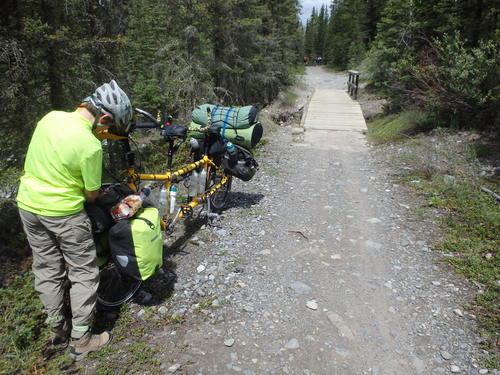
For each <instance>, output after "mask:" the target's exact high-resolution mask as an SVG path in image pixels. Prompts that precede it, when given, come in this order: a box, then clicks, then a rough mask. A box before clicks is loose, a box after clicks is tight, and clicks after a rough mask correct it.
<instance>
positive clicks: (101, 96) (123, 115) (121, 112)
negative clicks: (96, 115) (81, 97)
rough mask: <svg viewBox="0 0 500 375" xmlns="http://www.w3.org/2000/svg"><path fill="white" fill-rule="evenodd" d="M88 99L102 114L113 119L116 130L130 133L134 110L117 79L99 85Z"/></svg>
mask: <svg viewBox="0 0 500 375" xmlns="http://www.w3.org/2000/svg"><path fill="white" fill-rule="evenodd" d="M86 101H90V102H91V103H92V104H93V105H94V106H95V107H96V108H97V109H99V111H100V112H101V113H102V114H105V115H108V116H110V117H111V118H112V119H113V124H114V128H115V129H114V130H115V131H116V132H118V133H121V134H127V133H128V131H129V129H130V125H131V123H132V116H133V114H134V112H133V109H132V104H131V103H130V100H129V98H128V96H127V94H125V92H124V91H123V90H122V89H121V88H120V86H118V84H117V83H116V81H115V80H112V81H111V82H109V83H105V84H103V85H102V86H100V87H98V88H97V89H96V91H95V93H93V94H92V95H90V96H89V97H87V98H86Z"/></svg>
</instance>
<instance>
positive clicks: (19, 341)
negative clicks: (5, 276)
mask: <svg viewBox="0 0 500 375" xmlns="http://www.w3.org/2000/svg"><path fill="white" fill-rule="evenodd" d="M33 285H34V277H33V274H32V273H31V272H26V273H25V274H23V275H21V276H18V277H16V278H15V279H14V281H13V282H12V283H11V284H10V285H9V286H8V287H5V288H3V289H0V374H30V373H37V374H39V373H45V374H63V373H64V372H63V370H62V369H63V368H64V366H66V365H67V360H68V359H69V358H68V357H67V356H65V355H63V356H59V357H58V358H56V359H55V360H53V361H50V362H48V363H45V362H44V361H43V359H42V354H43V351H44V349H45V347H46V342H47V340H48V338H49V336H50V331H49V329H48V328H47V327H46V326H45V324H44V321H45V315H44V314H43V313H42V304H41V302H40V300H39V298H38V297H37V295H36V293H35V290H34V286H33Z"/></svg>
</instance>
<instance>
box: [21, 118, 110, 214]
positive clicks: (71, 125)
mask: <svg viewBox="0 0 500 375" xmlns="http://www.w3.org/2000/svg"><path fill="white" fill-rule="evenodd" d="M101 173H102V147H101V142H100V141H99V140H98V139H97V138H96V137H95V136H94V135H93V134H92V124H91V123H90V121H89V120H87V119H86V118H85V117H83V116H82V115H80V114H79V113H78V111H75V112H61V111H52V112H50V113H48V114H47V115H45V116H44V117H43V118H42V119H41V120H40V121H39V122H38V124H37V126H36V128H35V132H34V133H33V137H32V138H31V142H30V145H29V148H28V152H27V154H26V161H25V164H24V175H23V176H22V177H21V183H20V185H19V192H18V194H17V204H18V206H19V207H20V208H21V209H23V210H26V211H29V212H32V213H35V214H38V215H43V216H66V215H71V214H74V213H77V212H79V211H81V210H82V209H83V204H84V202H85V195H84V189H86V190H88V191H94V190H98V189H99V188H100V187H101Z"/></svg>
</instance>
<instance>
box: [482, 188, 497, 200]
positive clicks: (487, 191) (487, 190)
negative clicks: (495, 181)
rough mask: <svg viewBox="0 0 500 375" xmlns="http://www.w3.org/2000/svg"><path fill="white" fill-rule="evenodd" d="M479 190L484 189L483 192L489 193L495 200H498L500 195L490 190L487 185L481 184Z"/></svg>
mask: <svg viewBox="0 0 500 375" xmlns="http://www.w3.org/2000/svg"><path fill="white" fill-rule="evenodd" d="M481 190H482V191H484V192H485V193H488V194H489V195H491V196H492V197H493V198H495V199H496V200H497V201H500V195H498V194H496V193H495V192H493V191H491V190H490V189H488V188H487V187H484V186H481Z"/></svg>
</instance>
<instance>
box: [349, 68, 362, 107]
mask: <svg viewBox="0 0 500 375" xmlns="http://www.w3.org/2000/svg"><path fill="white" fill-rule="evenodd" d="M348 73H349V79H348V80H347V92H348V93H349V95H350V96H354V100H356V99H358V88H359V72H356V71H355V70H349V71H348Z"/></svg>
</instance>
